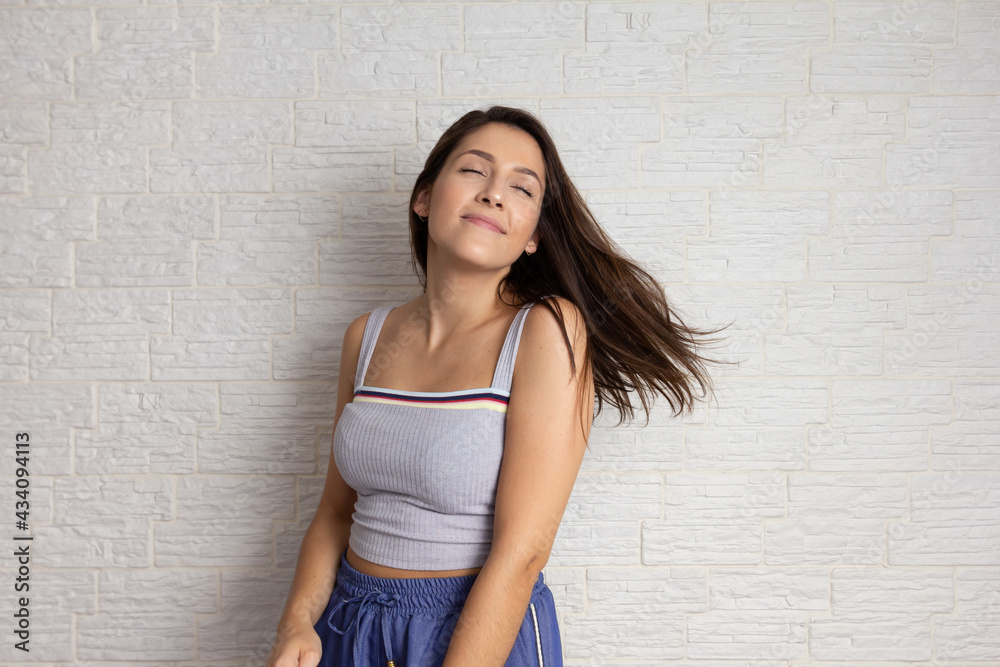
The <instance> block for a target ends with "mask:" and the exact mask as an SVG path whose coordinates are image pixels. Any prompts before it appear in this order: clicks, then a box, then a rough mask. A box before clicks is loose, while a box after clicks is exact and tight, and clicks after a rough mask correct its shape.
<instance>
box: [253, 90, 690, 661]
mask: <svg viewBox="0 0 1000 667" xmlns="http://www.w3.org/2000/svg"><path fill="white" fill-rule="evenodd" d="M410 236H411V243H412V250H413V255H414V261H415V269H416V265H419V271H418V275H420V274H422V275H421V284H422V285H423V287H424V293H423V294H422V295H421V296H419V297H417V298H416V299H414V300H413V301H411V302H409V303H406V304H403V305H400V306H397V307H395V308H391V309H390V308H388V307H383V308H379V309H376V310H375V311H373V312H372V313H370V314H367V315H363V316H361V317H359V318H358V319H356V320H354V322H352V323H351V324H350V326H349V327H348V328H347V331H346V333H345V335H344V343H343V352H342V356H341V376H340V384H339V391H338V394H339V395H338V401H337V412H336V426H335V430H334V438H333V448H332V456H331V460H330V467H329V472H328V475H327V481H326V486H325V488H324V491H323V495H322V498H321V500H320V503H319V507H318V509H317V512H316V515H315V517H314V519H313V521H312V524H311V525H310V526H309V529H308V531H307V532H306V535H305V538H304V539H303V541H302V547H301V550H300V554H299V560H298V565H297V568H296V572H295V577H294V580H293V582H292V587H291V591H290V593H289V597H288V601H287V603H286V607H285V611H284V614H283V615H282V618H281V621H280V622H279V626H278V636H277V640H276V642H275V645H274V648H273V650H272V653H271V658H270V661H269V663H268V665H269V666H273V667H292V666H301V667H315V665H317V664H322V665H329V666H334V665H356V666H357V667H369V666H373V665H389V667H393V666H394V665H398V666H399V667H403V666H406V667H437V666H438V665H444V666H445V667H459V666H467V665H477V666H485V665H496V666H500V665H509V666H514V665H549V666H555V665H560V664H561V646H560V637H559V630H558V627H557V624H556V614H555V608H554V601H553V598H552V594H551V592H550V591H549V589H548V587H547V586H546V585H545V583H544V579H543V576H542V573H541V570H542V568H543V566H544V565H545V563H546V561H547V559H548V556H549V552H550V550H551V547H552V542H553V540H554V538H555V535H556V530H557V529H558V526H559V522H560V520H561V518H562V514H563V511H564V510H565V507H566V503H567V501H568V499H569V495H570V492H571V490H572V488H573V483H574V481H575V479H576V476H577V473H578V471H579V468H580V464H581V461H582V458H583V454H584V451H585V449H586V445H587V438H588V436H589V433H590V425H591V423H592V421H593V418H594V416H595V414H594V407H595V405H594V403H595V393H596V399H597V411H598V413H599V412H600V408H601V406H602V405H603V403H604V401H606V400H607V401H610V402H612V403H613V404H614V405H615V406H616V407H617V408H618V410H619V412H620V413H621V416H622V418H624V415H625V414H626V413H627V414H628V415H629V416H630V417H631V416H632V406H631V403H630V402H629V400H628V393H629V392H630V391H633V390H635V391H637V392H638V393H639V395H640V398H641V400H642V404H643V407H644V408H645V410H646V413H647V418H648V413H649V405H648V399H649V397H651V395H652V393H653V392H654V391H656V392H659V393H661V394H663V395H664V396H665V397H666V398H667V400H668V402H669V404H670V405H671V407H672V408H673V409H674V411H675V413H678V414H679V413H680V412H683V411H684V410H688V409H690V408H691V406H692V403H693V402H694V398H695V392H696V391H697V390H700V391H701V392H702V393H705V392H706V391H707V390H708V389H709V388H710V384H709V382H708V377H707V374H706V373H705V362H706V361H707V360H706V359H705V358H704V357H702V356H700V354H699V353H698V351H697V347H698V345H699V344H700V343H701V342H702V336H703V335H704V334H706V333H710V332H702V331H697V330H694V329H690V328H687V327H685V326H684V324H683V323H682V322H681V321H680V320H679V319H678V318H677V317H676V316H675V315H674V314H673V313H672V312H671V311H670V310H669V308H668V307H667V303H666V300H665V298H664V296H663V292H662V290H661V288H660V287H659V285H658V284H657V283H656V281H655V280H654V279H653V278H652V277H650V276H649V274H647V273H646V272H645V271H643V270H642V269H641V268H639V267H638V266H636V265H635V264H634V263H632V262H631V261H629V260H628V259H626V258H625V257H623V256H622V254H621V253H620V252H618V251H617V250H616V248H615V246H614V244H613V243H612V242H611V241H610V239H609V238H608V237H607V236H606V235H605V234H604V232H602V231H601V229H600V228H599V226H598V225H597V224H596V222H595V221H594V219H593V217H592V215H591V214H590V212H589V211H588V210H587V207H586V204H585V203H584V201H583V199H582V198H581V196H580V194H579V193H578V192H577V190H576V188H575V187H574V186H573V184H572V183H571V182H570V180H569V178H568V177H567V175H566V172H565V170H564V168H563V166H562V163H561V162H560V160H559V156H558V154H557V153H556V149H555V146H554V145H553V143H552V140H551V138H550V137H549V135H548V133H547V132H546V130H545V129H544V127H543V126H542V125H541V124H540V123H539V121H538V120H537V119H535V118H534V117H533V116H531V115H530V114H528V113H526V112H523V111H520V110H517V109H511V108H506V107H492V108H490V109H488V110H486V111H485V112H484V111H473V112H470V113H468V114H466V115H465V116H463V117H462V118H461V119H459V120H458V121H457V122H456V123H455V124H454V125H452V126H451V127H450V128H449V129H448V130H447V131H446V132H445V133H444V135H442V137H441V139H440V140H439V141H438V143H437V145H436V146H435V147H434V149H433V150H432V151H431V153H430V155H429V156H428V158H427V162H426V164H425V166H424V170H423V172H422V173H421V174H420V176H419V177H418V178H417V181H416V183H415V185H414V188H413V193H412V195H411V198H410ZM534 305H540V306H541V307H538V308H535V307H533V306H534ZM491 377H492V380H491ZM619 423H621V419H620V420H619Z"/></svg>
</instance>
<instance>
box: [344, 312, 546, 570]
mask: <svg viewBox="0 0 1000 667" xmlns="http://www.w3.org/2000/svg"><path fill="white" fill-rule="evenodd" d="M531 306H532V304H531V303H528V304H525V305H524V306H523V307H522V308H521V310H520V311H518V313H517V315H516V316H515V317H514V321H513V322H512V323H511V325H510V328H509V329H508V331H507V337H506V339H505V340H504V344H503V349H502V350H501V352H500V360H499V361H498V362H497V366H496V370H495V371H494V373H493V382H492V384H491V385H490V386H489V387H483V388H479V389H463V390H459V391H404V390H400V389H384V388H380V387H370V386H366V385H364V384H362V383H363V382H364V378H365V374H366V372H367V370H368V363H369V361H370V360H371V356H372V352H373V350H374V349H375V343H376V342H377V340H378V335H379V332H380V331H381V329H382V324H383V323H384V322H385V318H386V316H387V315H388V314H389V311H390V310H392V307H390V306H384V307H382V308H377V309H375V310H373V311H372V312H371V315H369V316H368V322H367V324H365V332H364V337H363V338H362V342H361V353H360V355H359V358H358V372H357V375H356V376H355V379H354V400H353V402H351V403H348V404H347V405H346V406H344V410H343V412H342V413H341V415H340V421H339V422H338V423H337V430H336V433H334V437H333V455H334V460H335V461H336V464H337V469H338V470H339V471H340V474H341V476H342V477H343V478H344V481H345V482H347V484H348V485H349V486H350V487H351V488H353V489H354V490H355V491H357V493H358V501H357V503H355V505H354V516H353V518H354V523H353V525H352V526H351V536H350V545H351V548H352V549H353V550H354V551H355V552H356V553H357V554H358V555H359V556H361V557H362V558H364V559H365V560H368V561H371V562H373V563H378V564H380V565H385V566H387V567H395V568H400V569H404V570H456V569H465V568H473V567H481V566H482V565H483V564H484V563H485V562H486V557H487V556H488V555H489V552H490V545H491V544H492V540H493V509H494V501H495V499H496V490H497V480H498V478H499V476H500V461H501V457H502V456H503V448H504V437H505V435H506V431H507V429H506V425H507V401H508V399H509V398H510V387H511V379H512V376H513V373H514V361H515V359H516V357H517V348H518V343H519V342H520V340H521V330H522V328H523V326H524V318H525V316H526V315H527V314H528V310H529V309H530V308H531Z"/></svg>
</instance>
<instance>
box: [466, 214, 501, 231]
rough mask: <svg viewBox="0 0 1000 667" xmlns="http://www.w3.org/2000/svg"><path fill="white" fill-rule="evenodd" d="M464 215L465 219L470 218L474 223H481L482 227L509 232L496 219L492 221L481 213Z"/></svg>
mask: <svg viewBox="0 0 1000 667" xmlns="http://www.w3.org/2000/svg"><path fill="white" fill-rule="evenodd" d="M462 217H463V218H464V219H466V220H468V221H469V222H471V223H472V224H474V225H479V226H480V227H485V228H486V229H489V230H491V231H494V232H496V233H497V234H506V233H507V232H505V231H503V230H502V229H500V225H498V224H497V223H495V222H494V221H492V220H490V219H489V218H486V217H484V216H481V215H463V216H462Z"/></svg>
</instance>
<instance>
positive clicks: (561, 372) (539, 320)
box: [515, 296, 587, 382]
mask: <svg viewBox="0 0 1000 667" xmlns="http://www.w3.org/2000/svg"><path fill="white" fill-rule="evenodd" d="M548 301H549V304H550V305H551V306H552V307H553V308H554V309H555V310H556V311H558V312H559V313H560V314H561V315H562V319H563V322H564V323H565V326H566V336H567V337H568V338H569V342H570V344H571V347H572V348H573V358H574V360H575V363H576V368H577V371H578V372H577V374H576V375H575V376H574V377H573V381H574V382H577V381H579V380H580V376H581V373H580V371H581V370H583V369H582V368H581V366H582V364H583V361H584V355H585V352H586V346H587V327H586V323H585V322H584V318H583V315H582V314H581V313H580V309H579V308H577V307H576V305H574V304H573V302H572V301H570V300H569V299H566V298H564V297H561V296H557V297H552V298H550V299H548ZM522 363H523V366H522ZM517 366H522V367H523V368H535V369H544V371H545V372H546V374H549V375H555V376H558V377H560V378H563V379H564V380H568V379H569V378H570V375H571V364H570V357H569V350H568V349H567V348H566V341H565V339H564V338H563V332H562V328H561V327H560V326H559V320H558V319H557V318H556V315H555V313H553V312H552V311H551V310H549V309H548V308H546V307H545V306H544V305H543V304H540V303H537V304H535V305H534V306H532V307H531V309H530V310H529V311H528V315H527V317H526V318H525V321H524V329H523V330H522V332H521V342H520V344H519V346H518V355H517V361H516V364H515V372H517V370H519V369H517V368H516V367H517ZM522 375H529V376H533V375H535V374H534V373H532V372H530V371H529V372H527V373H522Z"/></svg>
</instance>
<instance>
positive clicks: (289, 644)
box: [267, 624, 323, 667]
mask: <svg viewBox="0 0 1000 667" xmlns="http://www.w3.org/2000/svg"><path fill="white" fill-rule="evenodd" d="M322 655H323V642H322V640H320V638H319V635H318V634H316V630H315V629H313V627H312V626H311V625H308V624H305V625H292V626H290V627H287V626H283V627H281V628H279V629H278V638H277V639H276V640H275V642H274V646H273V647H272V648H271V655H270V656H269V657H268V659H267V667H316V666H317V665H318V664H319V659H320V657H321V656H322Z"/></svg>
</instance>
